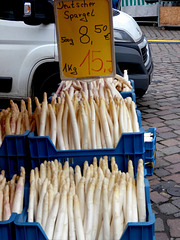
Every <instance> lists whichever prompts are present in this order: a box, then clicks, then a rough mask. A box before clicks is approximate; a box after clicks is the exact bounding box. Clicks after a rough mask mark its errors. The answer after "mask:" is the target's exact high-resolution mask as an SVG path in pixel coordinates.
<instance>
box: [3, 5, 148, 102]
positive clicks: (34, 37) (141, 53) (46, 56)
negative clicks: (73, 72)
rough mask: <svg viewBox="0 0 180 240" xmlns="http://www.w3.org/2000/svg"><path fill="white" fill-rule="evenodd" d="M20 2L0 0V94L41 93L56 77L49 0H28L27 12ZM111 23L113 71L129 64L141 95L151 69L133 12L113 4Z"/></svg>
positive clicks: (53, 84)
mask: <svg viewBox="0 0 180 240" xmlns="http://www.w3.org/2000/svg"><path fill="white" fill-rule="evenodd" d="M84 1H85V0H84ZM24 5H27V3H26V2H25V1H23V0H15V1H13V0H6V1H2V3H0V81H1V87H0V99H5V98H6V99H7V98H8V99H9V98H11V99H21V98H23V99H27V97H29V96H31V97H33V96H37V97H39V98H40V99H41V97H42V95H43V94H42V93H43V92H44V91H46V92H47V93H48V95H50V94H51V93H52V92H53V91H55V90H56V88H57V84H58V83H59V82H60V75H59V63H58V51H57V43H56V28H55V24H54V11H53V1H52V0H30V1H28V5H29V6H30V9H29V10H30V11H29V12H28V15H27V16H24ZM113 28H114V38H115V55H116V72H117V73H118V74H120V75H123V72H124V69H128V74H129V77H130V79H133V80H134V82H135V88H136V93H137V95H138V94H139V96H142V95H143V94H144V93H145V92H146V90H147V88H148V86H149V84H150V81H151V78H152V72H153V63H152V59H151V53H150V49H149V46H148V43H147V40H146V38H145V36H144V35H143V34H142V32H141V30H140V28H139V26H138V25H137V23H136V22H135V21H134V19H133V18H132V17H130V16H129V15H127V14H125V13H123V12H120V11H118V10H115V9H113Z"/></svg>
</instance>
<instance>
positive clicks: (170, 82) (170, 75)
mask: <svg viewBox="0 0 180 240" xmlns="http://www.w3.org/2000/svg"><path fill="white" fill-rule="evenodd" d="M141 29H142V31H143V32H144V33H145V35H146V37H147V39H151V40H152V39H159V40H161V39H162V40H164V39H166V40H170V39H172V40H180V29H179V28H178V29H173V30H171V29H168V30H167V29H165V30H161V29H160V28H158V27H156V26H155V27H154V26H144V25H143V26H141ZM150 48H151V51H152V56H153V62H154V76H153V81H152V83H151V85H150V87H149V89H148V91H147V93H146V94H145V95H144V96H143V98H141V99H138V100H137V106H138V109H139V110H140V111H141V116H142V127H144V128H145V130H147V129H148V128H149V127H156V128H157V155H156V156H157V158H156V163H155V168H154V173H153V175H152V176H148V177H147V178H148V180H149V183H150V195H151V204H152V209H153V211H154V213H155V217H156V223H155V238H156V240H161V239H163V240H168V239H170V240H180V44H163V43H158V44H157V43H150Z"/></svg>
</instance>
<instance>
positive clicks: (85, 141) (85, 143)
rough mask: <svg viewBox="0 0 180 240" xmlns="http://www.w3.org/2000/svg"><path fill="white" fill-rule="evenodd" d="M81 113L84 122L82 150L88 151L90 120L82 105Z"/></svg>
mask: <svg viewBox="0 0 180 240" xmlns="http://www.w3.org/2000/svg"><path fill="white" fill-rule="evenodd" d="M80 112H81V117H82V122H83V133H82V134H83V136H82V149H88V121H89V120H88V118H87V116H86V113H85V109H84V106H83V104H82V103H80Z"/></svg>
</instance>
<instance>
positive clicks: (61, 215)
mask: <svg viewBox="0 0 180 240" xmlns="http://www.w3.org/2000/svg"><path fill="white" fill-rule="evenodd" d="M66 211H67V191H66V190H63V192H62V194H61V198H60V205H59V209H58V215H57V220H56V225H55V229H54V234H53V240H58V239H61V237H62V235H63V228H64V220H65V215H66Z"/></svg>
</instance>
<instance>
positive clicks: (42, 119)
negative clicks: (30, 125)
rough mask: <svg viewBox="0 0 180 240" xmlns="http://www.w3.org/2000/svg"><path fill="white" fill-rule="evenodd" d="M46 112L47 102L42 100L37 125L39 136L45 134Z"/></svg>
mask: <svg viewBox="0 0 180 240" xmlns="http://www.w3.org/2000/svg"><path fill="white" fill-rule="evenodd" d="M46 114H47V102H44V101H43V102H42V106H41V114H40V116H39V118H40V125H39V136H45V126H46Z"/></svg>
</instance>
